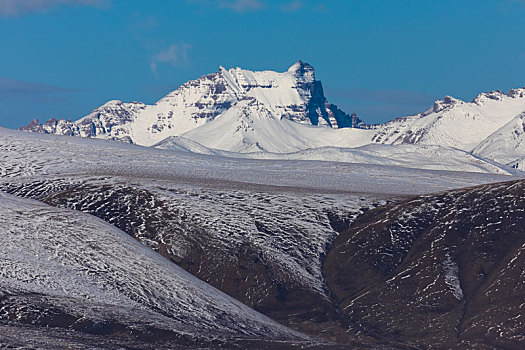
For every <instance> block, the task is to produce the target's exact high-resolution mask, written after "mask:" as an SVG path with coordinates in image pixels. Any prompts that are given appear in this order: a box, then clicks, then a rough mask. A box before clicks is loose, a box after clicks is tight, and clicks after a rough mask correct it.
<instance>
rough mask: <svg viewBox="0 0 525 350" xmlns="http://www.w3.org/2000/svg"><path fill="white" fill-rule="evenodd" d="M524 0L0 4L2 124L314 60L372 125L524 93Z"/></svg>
mask: <svg viewBox="0 0 525 350" xmlns="http://www.w3.org/2000/svg"><path fill="white" fill-rule="evenodd" d="M524 18H525V0H490V1H489V0H486V1H484V0H454V1H449V0H440V1H434V0H425V1H422V0H418V1H412V0H403V1H394V0H391V1H390V0H383V1H366V0H360V1H357V0H355V1H354V0H341V1H336V0H332V1H330V0H326V1H313V0H286V1H285V0H283V1H277V0H275V1H270V0H173V1H164V0H149V1H143V0H0V47H1V50H0V126H5V127H11V128H15V127H18V126H21V125H25V124H27V123H28V122H29V121H30V120H31V119H33V118H39V119H40V120H41V121H42V120H47V119H48V118H51V117H61V118H64V117H65V118H72V119H77V118H79V117H81V116H83V115H85V114H87V113H88V112H89V111H91V110H92V109H94V108H96V107H98V106H100V105H101V104H103V103H104V102H106V101H108V100H111V99H121V100H125V101H131V100H136V101H142V102H146V103H153V102H155V101H156V100H158V99H159V98H161V97H162V96H164V95H165V94H167V93H168V92H169V91H171V90H174V89H176V88H177V87H178V86H179V85H181V84H182V83H184V82H185V81H187V80H190V79H195V78H198V77H200V76H201V75H204V74H208V73H211V72H214V71H217V70H218V67H219V65H222V66H224V67H236V66H240V67H243V68H247V69H253V70H260V69H261V70H262V69H271V70H277V71H284V70H286V69H287V68H288V66H290V65H292V64H293V63H294V62H295V61H297V60H298V59H301V60H303V61H306V62H309V63H310V64H312V65H313V66H314V67H315V69H316V76H317V78H318V79H319V80H321V81H322V82H323V85H324V87H325V94H326V96H327V97H328V99H329V101H331V102H333V103H336V104H337V105H338V106H339V107H340V108H342V109H343V110H345V111H346V112H348V113H351V112H356V113H358V115H359V116H360V117H361V118H363V119H364V120H365V121H367V122H383V121H386V120H389V119H392V118H394V117H398V116H403V115H407V114H411V113H416V112H419V111H422V110H424V109H426V108H427V107H428V106H430V105H431V104H432V103H433V101H434V100H435V99H439V98H442V97H443V96H445V95H452V96H454V97H458V98H462V99H466V100H471V99H472V98H473V97H474V96H475V95H476V94H477V93H479V92H482V91H489V90H495V89H501V90H505V91H506V90H508V89H510V88H515V87H521V86H524V85H525V21H524Z"/></svg>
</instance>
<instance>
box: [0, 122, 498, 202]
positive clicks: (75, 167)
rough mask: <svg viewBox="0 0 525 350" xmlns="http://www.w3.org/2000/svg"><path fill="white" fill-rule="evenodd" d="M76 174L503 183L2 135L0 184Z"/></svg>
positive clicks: (266, 181)
mask: <svg viewBox="0 0 525 350" xmlns="http://www.w3.org/2000/svg"><path fill="white" fill-rule="evenodd" d="M79 174H81V175H84V176H106V175H111V176H124V177H128V178H144V179H152V181H163V180H168V179H171V180H173V181H175V180H176V181H178V182H183V183H187V182H191V183H193V184H197V183H198V184H214V183H221V182H224V183H237V184H246V183H248V184H257V185H264V186H278V187H280V188H283V187H290V186H291V187H296V188H309V189H315V190H321V189H323V190H329V191H338V192H341V191H342V192H349V191H352V192H368V193H381V194H384V193H391V194H420V193H429V192H435V191H443V190H446V189H451V188H458V187H465V186H472V185H475V184H482V183H488V182H496V181H504V180H507V179H508V177H507V176H503V175H496V174H481V173H468V174H465V173H462V172H450V171H448V172H447V171H432V170H420V169H408V168H403V167H397V166H392V165H377V164H350V163H327V162H318V161H302V160H275V159H242V158H233V157H224V156H222V155H205V154H197V153H189V152H187V151H166V150H162V149H155V148H148V147H141V146H136V145H129V144H125V143H122V142H112V141H105V140H94V139H87V138H79V137H64V136H55V135H44V134H35V133H25V132H21V131H14V130H9V129H4V128H0V182H2V181H10V182H11V181H23V180H27V179H38V180H41V179H42V178H50V177H59V178H63V177H65V176H78V175H79Z"/></svg>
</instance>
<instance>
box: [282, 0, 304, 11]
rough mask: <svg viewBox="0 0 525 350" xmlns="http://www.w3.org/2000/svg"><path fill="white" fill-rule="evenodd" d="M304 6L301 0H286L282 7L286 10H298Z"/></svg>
mask: <svg viewBox="0 0 525 350" xmlns="http://www.w3.org/2000/svg"><path fill="white" fill-rule="evenodd" d="M303 6H304V3H303V2H302V1H301V0H295V1H291V2H285V3H283V4H281V9H282V10H283V11H284V12H296V11H299V10H300V9H302V8H303Z"/></svg>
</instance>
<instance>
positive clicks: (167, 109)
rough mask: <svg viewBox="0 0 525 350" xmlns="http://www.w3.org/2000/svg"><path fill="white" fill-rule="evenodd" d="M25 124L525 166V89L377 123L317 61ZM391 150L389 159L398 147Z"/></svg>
mask: <svg viewBox="0 0 525 350" xmlns="http://www.w3.org/2000/svg"><path fill="white" fill-rule="evenodd" d="M20 129H21V130H27V131H33V132H43V133H49V134H57V135H70V136H81V137H90V138H101V139H111V140H119V141H125V142H129V143H134V144H138V145H143V146H156V147H160V148H170V147H173V148H176V149H179V150H180V149H181V148H188V147H187V146H188V145H189V144H191V145H192V146H191V147H190V148H189V150H191V151H192V152H197V153H208V152H214V151H213V150H220V151H227V152H235V153H254V152H257V153H260V152H263V153H265V154H269V155H270V156H268V155H267V156H263V157H266V158H268V157H270V158H271V157H272V156H271V154H282V153H292V152H302V151H306V150H308V152H307V154H310V155H311V156H310V158H311V159H319V158H320V154H322V155H323V156H322V157H325V158H326V160H338V159H336V158H337V157H336V156H334V155H333V153H334V152H336V153H337V154H340V153H341V152H340V151H338V150H335V151H333V152H327V151H326V149H324V150H323V151H322V152H318V151H316V150H317V149H319V148H322V147H323V148H325V147H332V148H345V149H348V148H356V147H362V146H365V145H369V144H373V143H380V144H387V145H400V144H406V145H419V146H423V145H424V146H436V147H443V152H442V153H443V154H448V153H457V152H458V151H460V152H459V153H458V154H464V153H465V152H466V153H468V157H465V156H463V155H461V156H458V157H459V158H465V159H466V158H469V157H473V158H474V159H476V160H475V162H476V163H478V162H482V163H491V164H492V163H494V162H496V163H499V164H497V165H496V166H499V165H501V166H502V167H503V168H509V167H510V168H515V169H519V170H525V136H524V135H525V88H520V89H512V90H510V91H509V92H508V93H503V92H501V91H492V92H489V93H482V94H480V95H478V96H477V97H476V98H474V100H473V101H472V102H464V101H461V100H458V99H455V98H453V97H450V96H447V97H445V98H444V99H443V100H440V101H436V102H435V103H434V105H433V106H431V107H430V108H429V109H428V110H426V111H424V112H422V113H419V114H416V115H412V116H408V117H404V118H398V119H394V120H392V121H390V122H387V123H385V124H379V125H369V124H366V123H365V122H363V121H362V120H361V119H359V118H357V116H356V115H355V114H352V115H349V114H347V113H345V112H343V111H341V110H340V109H338V108H337V106H335V105H333V104H330V103H328V101H327V99H326V97H325V96H324V92H323V87H322V84H321V82H320V81H318V80H316V78H315V73H314V69H313V67H312V66H310V65H309V64H307V63H304V62H301V61H298V62H297V63H295V64H294V65H292V66H291V67H290V68H289V69H288V70H287V71H286V72H284V73H277V72H273V71H262V72H252V71H249V70H244V69H241V68H232V69H229V70H227V69H225V68H223V67H220V69H219V71H218V72H216V73H213V74H210V75H207V76H203V77H201V78H199V79H197V80H192V81H189V82H187V83H185V84H183V85H182V86H181V87H180V88H178V89H177V90H175V91H173V92H171V93H169V94H168V95H167V96H166V97H164V98H162V99H161V100H159V101H158V102H157V103H155V104H154V105H145V104H143V103H139V102H130V103H125V102H122V101H110V102H108V103H106V104H105V105H103V106H101V107H99V108H97V109H95V110H94V111H92V112H91V113H90V114H88V115H87V116H85V117H83V118H81V119H79V120H77V121H70V120H64V119H61V120H56V119H50V120H49V121H47V122H45V123H44V124H40V122H39V121H38V120H33V121H32V122H31V123H30V124H29V125H28V126H26V127H22V128H20ZM405 147H408V149H409V150H410V151H409V152H407V154H409V153H415V154H417V155H418V157H421V156H422V155H423V156H424V157H427V158H428V157H431V154H427V151H426V150H428V147H426V148H425V147H423V148H421V147H412V148H410V146H405ZM382 149H384V150H385V152H386V153H385V154H384V155H383V157H389V154H392V153H393V152H394V153H395V152H397V151H393V150H392V147H384V148H382ZM187 150H188V149H187ZM377 150H378V149H376V151H377ZM356 152H357V151H356ZM432 152H434V153H436V152H437V153H439V152H440V151H439V150H438V151H436V150H435V149H433V151H432ZM346 153H347V154H350V155H351V156H347V157H346V160H344V159H343V161H349V160H352V159H355V158H356V155H355V154H354V153H355V152H354V151H352V150H350V151H348V150H347V151H346ZM229 156H234V155H233V154H231V153H230V154H229ZM380 156H381V155H380ZM258 157H261V156H258ZM279 157H280V158H282V156H279ZM291 157H294V156H291ZM312 157H313V158H312ZM302 158H303V159H304V158H306V159H309V158H308V156H302ZM380 158H381V157H380ZM456 158H457V157H456ZM456 158H455V159H456ZM459 158H457V159H459ZM469 159H470V158H469ZM458 170H459V169H458ZM505 171H506V170H504V171H503V172H505Z"/></svg>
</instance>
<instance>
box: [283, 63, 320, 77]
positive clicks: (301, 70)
mask: <svg viewBox="0 0 525 350" xmlns="http://www.w3.org/2000/svg"><path fill="white" fill-rule="evenodd" d="M288 73H294V74H295V76H302V77H305V78H306V79H305V80H308V81H314V80H315V70H314V67H313V66H312V65H310V64H308V63H306V62H303V61H301V60H299V61H297V62H295V63H294V64H293V65H292V66H290V68H288Z"/></svg>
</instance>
